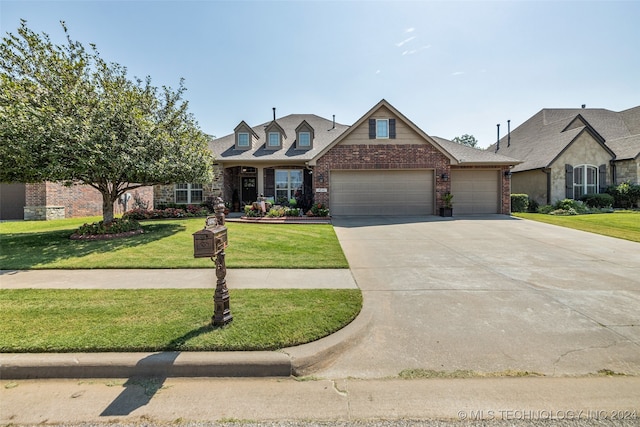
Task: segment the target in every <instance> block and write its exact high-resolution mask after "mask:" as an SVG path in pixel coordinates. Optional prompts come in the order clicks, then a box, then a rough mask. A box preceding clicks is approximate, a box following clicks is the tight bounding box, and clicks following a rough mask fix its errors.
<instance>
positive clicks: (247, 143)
mask: <svg viewBox="0 0 640 427" xmlns="http://www.w3.org/2000/svg"><path fill="white" fill-rule="evenodd" d="M233 131H234V133H235V141H236V143H235V148H236V150H250V149H251V148H253V142H254V141H255V140H258V139H260V137H259V136H258V135H257V134H256V133H255V132H254V131H253V129H251V127H250V126H249V125H248V124H247V123H246V122H245V121H244V120H243V121H241V122H240V124H239V125H238V126H236V128H235V129H234V130H233Z"/></svg>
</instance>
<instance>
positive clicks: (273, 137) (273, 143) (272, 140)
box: [269, 132, 280, 147]
mask: <svg viewBox="0 0 640 427" xmlns="http://www.w3.org/2000/svg"><path fill="white" fill-rule="evenodd" d="M279 146H280V134H279V133H278V132H269V147H279Z"/></svg>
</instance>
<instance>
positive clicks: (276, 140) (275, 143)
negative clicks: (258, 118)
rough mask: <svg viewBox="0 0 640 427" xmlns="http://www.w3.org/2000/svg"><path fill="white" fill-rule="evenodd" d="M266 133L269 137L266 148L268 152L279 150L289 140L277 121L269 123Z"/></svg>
mask: <svg viewBox="0 0 640 427" xmlns="http://www.w3.org/2000/svg"><path fill="white" fill-rule="evenodd" d="M264 133H265V135H266V137H267V142H266V145H265V148H266V149H267V150H279V149H281V148H282V144H283V142H284V140H285V139H287V134H286V133H285V132H284V129H282V126H280V125H279V124H278V123H277V122H276V121H275V120H274V121H272V122H271V123H269V124H268V125H267V126H266V127H265V128H264Z"/></svg>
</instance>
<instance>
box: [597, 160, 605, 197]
mask: <svg viewBox="0 0 640 427" xmlns="http://www.w3.org/2000/svg"><path fill="white" fill-rule="evenodd" d="M598 175H599V176H598V186H599V187H600V191H599V192H600V193H604V192H606V191H607V165H600V167H599V168H598Z"/></svg>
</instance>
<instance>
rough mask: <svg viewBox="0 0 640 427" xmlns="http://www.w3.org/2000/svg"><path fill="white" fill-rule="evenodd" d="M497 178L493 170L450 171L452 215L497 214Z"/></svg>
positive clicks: (498, 192)
mask: <svg viewBox="0 0 640 427" xmlns="http://www.w3.org/2000/svg"><path fill="white" fill-rule="evenodd" d="M499 177H500V174H499V171H495V170H484V171H483V170H452V171H451V193H452V194H453V213H454V215H473V214H490V213H498V212H499V196H500V190H499Z"/></svg>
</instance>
